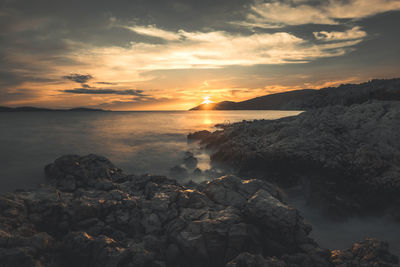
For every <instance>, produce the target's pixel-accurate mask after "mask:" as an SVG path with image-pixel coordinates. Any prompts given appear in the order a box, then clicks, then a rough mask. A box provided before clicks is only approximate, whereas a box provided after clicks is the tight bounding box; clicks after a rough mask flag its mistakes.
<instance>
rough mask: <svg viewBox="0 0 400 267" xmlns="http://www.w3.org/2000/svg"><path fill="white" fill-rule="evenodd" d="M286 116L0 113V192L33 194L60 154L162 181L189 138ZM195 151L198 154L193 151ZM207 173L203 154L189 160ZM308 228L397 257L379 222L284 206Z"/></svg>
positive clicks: (335, 241) (389, 231)
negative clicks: (95, 157)
mask: <svg viewBox="0 0 400 267" xmlns="http://www.w3.org/2000/svg"><path fill="white" fill-rule="evenodd" d="M298 113H299V112H293V111H192V112H188V111H179V112H110V113H108V112H21V113H19V112H16V113H4V112H3V113H0V129H1V132H0V152H1V153H0V192H5V191H10V190H14V189H17V188H29V187H35V186H37V185H38V184H39V183H42V182H43V181H44V179H43V167H44V166H45V165H46V164H48V163H50V162H53V161H54V160H55V159H56V158H57V157H59V156H61V155H64V154H79V155H86V154H89V153H96V154H100V155H104V156H106V157H108V158H109V159H110V160H111V161H112V162H113V163H114V164H115V165H116V166H118V167H120V168H122V169H123V170H125V172H126V173H135V174H143V173H151V174H163V175H166V174H168V172H169V169H170V168H171V167H173V166H175V165H179V164H180V163H182V159H183V157H184V153H185V152H186V151H188V150H192V151H193V150H194V149H195V148H194V147H189V146H188V144H187V142H186V135H187V134H188V133H189V132H193V131H198V130H203V129H208V130H212V129H213V126H214V125H215V124H217V123H227V122H237V121H242V120H253V119H277V118H281V117H284V116H291V115H296V114H298ZM197 152H198V151H197ZM197 157H198V158H199V159H200V164H199V166H200V168H202V169H207V168H208V157H207V155H204V154H203V155H201V154H200V155H197ZM292 204H294V205H295V206H296V207H297V208H299V210H300V212H301V213H302V214H303V215H304V217H305V218H306V219H307V220H308V221H309V222H310V223H311V224H312V225H313V228H314V230H313V232H312V234H311V235H312V236H313V237H314V238H315V239H316V240H317V241H318V242H319V243H320V244H321V245H322V246H324V247H327V248H349V247H350V246H351V244H352V243H354V242H356V241H360V240H362V239H364V238H365V237H377V238H379V239H382V240H388V241H389V243H390V245H391V247H392V252H394V253H396V254H397V255H399V256H400V240H399V238H398V237H399V236H400V225H399V224H394V223H391V222H389V221H387V220H385V219H384V218H370V219H365V218H364V219H351V220H349V221H347V222H342V223H338V222H331V221H327V220H325V219H324V218H321V217H319V215H318V214H317V213H315V211H313V210H310V209H308V208H307V207H306V206H305V205H304V203H303V201H302V199H301V198H298V199H292Z"/></svg>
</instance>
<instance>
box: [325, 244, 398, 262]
mask: <svg viewBox="0 0 400 267" xmlns="http://www.w3.org/2000/svg"><path fill="white" fill-rule="evenodd" d="M387 249H388V244H387V243H386V242H381V241H377V240H375V239H366V240H365V241H363V242H359V243H355V244H354V245H353V247H352V248H351V249H349V250H344V251H341V250H333V251H332V261H333V263H334V264H335V265H337V266H343V267H350V266H388V267H391V266H393V267H394V266H398V263H399V261H398V259H397V258H396V257H393V255H391V254H390V253H388V251H387Z"/></svg>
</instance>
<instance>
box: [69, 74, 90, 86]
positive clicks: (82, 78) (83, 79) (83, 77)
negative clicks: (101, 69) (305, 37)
mask: <svg viewBox="0 0 400 267" xmlns="http://www.w3.org/2000/svg"><path fill="white" fill-rule="evenodd" d="M63 78H64V79H67V80H70V81H73V82H77V83H83V84H85V83H87V82H88V81H89V80H91V79H93V76H92V75H90V74H77V73H74V74H71V75H67V76H64V77H63Z"/></svg>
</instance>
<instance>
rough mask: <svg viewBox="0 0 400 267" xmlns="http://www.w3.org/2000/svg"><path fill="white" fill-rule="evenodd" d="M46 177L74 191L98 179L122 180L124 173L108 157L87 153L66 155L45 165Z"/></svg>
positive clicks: (66, 189)
mask: <svg viewBox="0 0 400 267" xmlns="http://www.w3.org/2000/svg"><path fill="white" fill-rule="evenodd" d="M45 174H46V178H47V179H48V180H49V181H50V182H51V183H53V184H55V185H56V186H57V188H58V189H60V190H63V191H74V190H75V189H76V188H77V187H82V186H94V185H96V184H97V183H98V182H99V181H102V180H104V179H110V180H112V181H118V180H123V179H124V178H125V175H124V174H123V173H122V171H121V170H120V169H118V168H116V167H115V166H114V165H113V164H112V163H111V162H110V161H109V160H108V159H106V158H104V157H101V156H97V155H93V154H91V155H88V156H86V157H80V156H77V155H66V156H63V157H60V158H58V159H57V160H56V161H55V162H54V163H52V164H49V165H47V166H46V167H45Z"/></svg>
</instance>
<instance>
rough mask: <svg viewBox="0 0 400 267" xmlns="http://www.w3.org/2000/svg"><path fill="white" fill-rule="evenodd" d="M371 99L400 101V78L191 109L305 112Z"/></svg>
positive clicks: (280, 94)
mask: <svg viewBox="0 0 400 267" xmlns="http://www.w3.org/2000/svg"><path fill="white" fill-rule="evenodd" d="M369 100H400V78H396V79H389V80H384V79H380V80H378V79H376V80H371V81H368V82H365V83H360V84H342V85H340V86H338V87H327V88H322V89H303V90H294V91H288V92H283V93H277V94H270V95H265V96H260V97H256V98H252V99H249V100H245V101H241V102H232V101H223V102H219V103H215V104H212V105H211V106H210V105H204V104H203V105H200V106H197V107H194V108H192V109H191V110H203V109H213V110H306V109H312V108H319V107H325V106H331V105H344V106H349V105H352V104H359V103H363V102H366V101H369Z"/></svg>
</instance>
